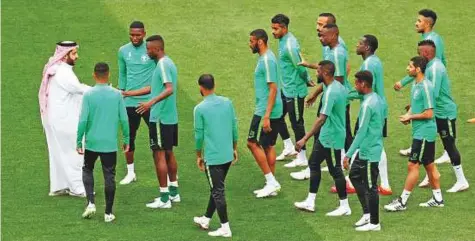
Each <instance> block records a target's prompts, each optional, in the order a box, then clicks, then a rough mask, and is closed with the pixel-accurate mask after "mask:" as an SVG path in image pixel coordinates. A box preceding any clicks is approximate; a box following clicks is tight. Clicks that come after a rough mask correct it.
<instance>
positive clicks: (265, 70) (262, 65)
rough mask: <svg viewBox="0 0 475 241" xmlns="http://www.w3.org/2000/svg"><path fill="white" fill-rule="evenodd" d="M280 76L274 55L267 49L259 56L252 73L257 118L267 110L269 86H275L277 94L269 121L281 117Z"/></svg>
mask: <svg viewBox="0 0 475 241" xmlns="http://www.w3.org/2000/svg"><path fill="white" fill-rule="evenodd" d="M279 82H280V76H279V67H278V66H277V60H276V58H275V55H274V53H272V51H271V50H270V49H268V50H267V51H266V52H265V53H264V54H262V55H261V56H259V60H258V61H257V66H256V70H255V71H254V89H255V92H256V93H255V94H256V110H255V112H254V114H255V115H257V116H261V117H262V116H264V115H265V113H266V109H267V101H268V99H269V84H270V83H275V84H276V85H277V94H276V98H275V104H274V107H273V108H272V112H271V115H270V118H271V119H278V118H280V117H281V116H282V111H283V106H282V98H280V87H279Z"/></svg>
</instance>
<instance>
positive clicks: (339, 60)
mask: <svg viewBox="0 0 475 241" xmlns="http://www.w3.org/2000/svg"><path fill="white" fill-rule="evenodd" d="M333 63H334V64H335V79H336V80H338V82H340V83H341V84H342V85H345V83H344V79H343V77H344V75H345V72H346V67H347V66H346V64H347V57H346V55H345V54H344V53H341V52H338V53H337V54H336V56H335V61H334V62H333Z"/></svg>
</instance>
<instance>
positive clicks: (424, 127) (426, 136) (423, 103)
mask: <svg viewBox="0 0 475 241" xmlns="http://www.w3.org/2000/svg"><path fill="white" fill-rule="evenodd" d="M427 109H434V87H433V85H432V83H431V82H430V81H429V80H427V79H424V80H423V81H421V82H419V83H414V85H413V86H412V90H411V112H412V114H421V113H423V112H424V111H425V110H427ZM436 134H437V126H436V124H435V119H434V118H431V119H428V120H412V138H413V139H416V140H427V141H435V137H436Z"/></svg>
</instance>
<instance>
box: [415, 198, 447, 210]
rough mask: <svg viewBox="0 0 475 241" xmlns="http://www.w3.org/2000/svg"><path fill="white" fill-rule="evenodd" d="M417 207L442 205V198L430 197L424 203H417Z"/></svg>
mask: <svg viewBox="0 0 475 241" xmlns="http://www.w3.org/2000/svg"><path fill="white" fill-rule="evenodd" d="M419 207H440V208H442V207H444V200H442V201H437V200H435V198H434V197H431V198H430V199H429V201H427V202H425V203H419Z"/></svg>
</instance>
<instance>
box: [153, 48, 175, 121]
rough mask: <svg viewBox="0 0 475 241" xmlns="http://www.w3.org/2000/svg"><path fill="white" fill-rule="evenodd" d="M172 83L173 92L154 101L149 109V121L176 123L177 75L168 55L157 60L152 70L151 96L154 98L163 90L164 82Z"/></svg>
mask: <svg viewBox="0 0 475 241" xmlns="http://www.w3.org/2000/svg"><path fill="white" fill-rule="evenodd" d="M166 83H172V85H173V94H171V95H170V96H168V97H167V98H165V99H163V100H162V101H160V102H158V103H155V104H154V105H153V107H152V110H151V111H150V122H156V123H158V122H160V123H162V124H165V125H173V124H177V123H178V111H177V104H176V92H177V85H178V76H177V69H176V66H175V63H173V61H172V59H170V58H169V57H168V56H164V57H163V58H161V59H160V60H158V62H157V65H156V67H155V70H154V71H153V76H152V83H151V98H155V97H157V96H159V95H160V93H162V92H163V91H165V84H166Z"/></svg>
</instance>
